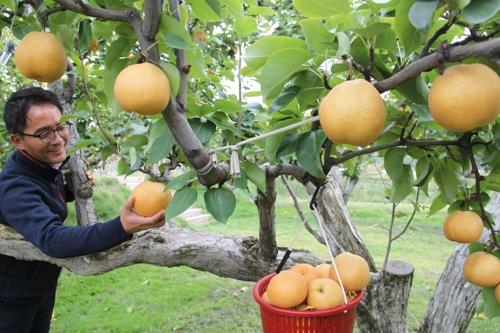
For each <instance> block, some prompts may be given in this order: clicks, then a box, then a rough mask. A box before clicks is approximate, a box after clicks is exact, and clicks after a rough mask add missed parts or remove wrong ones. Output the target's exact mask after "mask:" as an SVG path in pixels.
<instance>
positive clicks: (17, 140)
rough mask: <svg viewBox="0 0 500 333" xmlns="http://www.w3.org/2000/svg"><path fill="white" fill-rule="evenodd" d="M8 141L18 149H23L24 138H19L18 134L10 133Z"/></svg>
mask: <svg viewBox="0 0 500 333" xmlns="http://www.w3.org/2000/svg"><path fill="white" fill-rule="evenodd" d="M10 141H11V142H12V144H13V145H14V146H15V147H16V148H17V149H19V150H22V149H24V140H23V139H22V138H21V136H20V135H19V134H11V135H10Z"/></svg>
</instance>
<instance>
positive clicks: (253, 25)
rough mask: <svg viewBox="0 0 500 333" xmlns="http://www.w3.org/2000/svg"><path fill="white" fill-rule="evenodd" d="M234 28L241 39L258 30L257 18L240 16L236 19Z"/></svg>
mask: <svg viewBox="0 0 500 333" xmlns="http://www.w3.org/2000/svg"><path fill="white" fill-rule="evenodd" d="M234 30H236V34H237V35H238V37H239V38H240V39H243V38H245V37H248V36H249V35H251V34H253V33H254V32H256V31H257V20H256V19H255V18H253V17H251V16H240V17H237V18H236V19H235V20H234Z"/></svg>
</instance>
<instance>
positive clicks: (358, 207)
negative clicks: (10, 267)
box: [52, 177, 500, 333]
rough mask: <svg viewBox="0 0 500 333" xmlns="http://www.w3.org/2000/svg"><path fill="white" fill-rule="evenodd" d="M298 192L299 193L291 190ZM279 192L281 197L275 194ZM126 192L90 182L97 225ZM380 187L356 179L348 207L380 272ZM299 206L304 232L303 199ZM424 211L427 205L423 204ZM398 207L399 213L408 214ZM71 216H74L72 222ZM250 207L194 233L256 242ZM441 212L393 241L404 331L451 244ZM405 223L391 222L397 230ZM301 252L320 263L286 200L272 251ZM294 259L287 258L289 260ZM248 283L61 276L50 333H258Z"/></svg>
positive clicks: (193, 274)
mask: <svg viewBox="0 0 500 333" xmlns="http://www.w3.org/2000/svg"><path fill="white" fill-rule="evenodd" d="M294 188H295V189H296V191H297V192H298V191H299V189H300V186H297V185H294ZM278 192H279V193H281V194H286V193H285V190H284V189H283V188H281V187H279V189H278ZM128 194H129V192H128V190H127V189H125V188H123V187H121V186H120V185H119V184H118V183H117V182H116V181H112V180H109V179H97V186H96V193H95V195H96V196H95V198H96V200H95V202H96V209H97V210H98V212H99V217H100V218H101V219H109V218H112V217H114V216H116V215H117V214H118V212H119V210H120V208H121V205H122V204H123V202H124V200H125V199H126V198H127V196H128ZM383 194H384V190H383V183H382V181H381V180H379V179H377V178H375V177H372V178H370V177H368V178H363V179H362V181H361V182H360V183H359V184H358V185H357V187H356V190H355V192H354V193H353V196H352V199H351V200H350V202H349V204H348V207H349V212H350V214H351V215H352V218H353V220H354V221H355V223H356V226H357V228H358V229H359V231H360V233H361V235H362V237H363V239H364V241H365V243H366V244H367V246H368V248H369V250H370V253H371V254H372V256H373V257H374V259H375V261H376V263H377V265H378V266H379V267H380V266H381V264H382V262H383V259H384V256H385V251H386V244H387V237H388V234H387V228H388V226H389V221H390V213H391V205H390V204H388V203H386V202H384V198H383ZM299 197H300V202H301V205H302V208H303V210H304V212H305V213H307V218H308V219H309V222H310V223H311V225H315V222H314V220H313V217H312V215H311V214H310V212H309V210H308V209H307V206H308V198H307V195H306V194H304V193H300V195H299ZM422 202H423V204H428V200H423V201H422ZM411 210H412V206H411V205H410V204H409V203H405V204H402V205H400V207H398V212H399V213H401V214H403V215H404V214H406V215H409V214H410V213H411ZM71 216H73V217H74V213H73V215H71ZM256 216H257V208H256V206H255V205H254V204H253V202H252V200H251V198H249V197H248V196H246V195H240V196H239V201H238V203H237V208H236V210H235V213H234V215H233V216H232V217H231V219H230V220H229V221H228V223H227V224H220V223H218V222H216V221H210V223H209V224H206V225H203V226H200V227H198V228H197V229H198V230H201V231H213V232H219V233H222V234H226V235H255V236H256V235H257V234H258V220H257V219H256ZM443 217H444V213H443V212H440V213H438V214H436V215H434V216H432V217H430V218H428V217H427V216H426V212H425V209H424V210H422V211H421V212H420V213H417V215H416V217H415V220H414V221H413V223H412V225H411V227H410V228H409V230H408V231H407V232H406V234H405V235H404V236H403V237H401V238H400V239H399V240H398V241H396V242H394V244H393V247H392V250H391V256H390V258H391V259H398V260H403V261H406V262H410V263H411V264H412V265H413V266H414V267H415V273H414V280H413V286H412V291H411V297H410V301H409V314H408V318H409V326H410V330H411V331H414V330H415V329H416V328H417V327H418V324H419V322H420V319H421V318H422V316H423V314H424V312H425V309H426V306H427V302H428V301H429V299H430V297H431V296H432V292H433V290H434V286H435V284H436V282H437V280H438V278H439V275H440V274H441V271H442V269H443V268H444V266H445V264H446V260H447V258H448V256H449V254H450V253H451V252H452V250H453V248H454V246H455V245H454V244H453V243H451V242H448V241H447V240H446V239H445V238H444V237H443V235H442V231H441V223H442V220H443ZM407 218H408V217H407V216H402V217H398V218H397V219H396V221H395V223H396V226H395V228H396V229H397V230H401V228H402V227H403V226H404V224H405V222H406V220H407ZM298 231H299V235H298V237H297V239H296V241H295V243H294V244H293V246H294V247H296V248H308V249H310V250H311V251H313V252H314V253H315V254H317V255H318V256H321V257H324V258H327V257H328V256H327V252H326V251H327V250H326V248H325V247H324V246H322V245H321V244H319V243H317V242H316V241H315V239H314V238H313V237H312V236H311V235H310V234H309V233H307V231H305V230H304V229H302V228H301V227H300V224H299V219H298V217H297V213H296V211H295V209H294V207H293V205H292V202H291V200H290V199H289V197H288V196H287V195H281V196H280V197H279V199H278V201H277V205H276V233H277V240H278V244H279V245H281V246H288V245H290V244H291V242H292V240H293V239H294V238H295V236H296V234H297V232H298ZM292 255H293V254H292ZM252 287H253V283H249V282H243V281H238V280H233V279H227V278H221V277H218V276H216V275H213V274H210V273H207V272H201V271H196V270H193V269H191V268H188V267H174V268H163V267H156V266H151V265H146V264H137V265H133V266H129V267H124V268H120V269H116V270H114V271H112V272H109V273H106V274H102V275H99V276H90V277H83V276H77V275H74V274H72V273H69V272H67V271H64V272H63V274H62V277H61V280H60V286H59V289H58V294H57V301H56V307H55V315H54V322H53V325H52V332H99V333H101V332H102V333H104V332H207V333H210V332H213V333H224V332H228V333H229V332H237V333H250V332H260V331H261V329H260V317H259V312H258V307H257V305H256V303H255V302H254V300H253V298H252V295H251V292H252ZM499 323H500V320H498V318H497V319H496V320H494V321H489V320H486V319H480V318H475V319H474V320H473V321H472V323H471V325H470V327H469V330H468V332H471V333H483V332H500V328H499V327H500V325H499Z"/></svg>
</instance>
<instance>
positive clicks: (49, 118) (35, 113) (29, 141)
mask: <svg viewBox="0 0 500 333" xmlns="http://www.w3.org/2000/svg"><path fill="white" fill-rule="evenodd" d="M60 119H61V112H60V111H59V109H58V108H57V106H55V105H52V104H50V103H43V104H35V105H33V106H31V107H30V109H29V110H28V113H27V115H26V127H25V128H24V130H23V133H25V134H30V135H39V134H43V133H44V132H46V131H53V130H54V129H56V128H57V127H58V126H60V125H61V123H60ZM61 132H62V133H61ZM52 134H53V135H52ZM48 137H49V139H48V140H47V138H46V139H45V140H44V141H42V140H40V138H38V137H33V136H28V135H23V134H18V133H16V134H11V140H12V143H13V144H14V146H16V148H17V149H22V150H25V151H26V152H28V154H30V155H31V156H32V157H34V158H35V159H37V160H38V161H40V162H45V163H48V164H57V163H61V162H62V161H64V159H65V158H66V145H67V143H68V133H67V132H66V133H64V131H60V132H58V131H55V132H52V133H51V134H50V135H49V136H48Z"/></svg>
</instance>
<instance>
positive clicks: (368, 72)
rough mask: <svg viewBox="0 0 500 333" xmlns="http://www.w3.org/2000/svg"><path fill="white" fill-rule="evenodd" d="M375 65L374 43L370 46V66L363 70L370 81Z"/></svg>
mask: <svg viewBox="0 0 500 333" xmlns="http://www.w3.org/2000/svg"><path fill="white" fill-rule="evenodd" d="M374 67H375V49H374V47H373V45H372V46H370V62H369V63H368V67H365V69H364V71H363V75H364V77H365V79H366V81H368V82H371V75H372V71H373V68H374Z"/></svg>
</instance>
